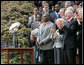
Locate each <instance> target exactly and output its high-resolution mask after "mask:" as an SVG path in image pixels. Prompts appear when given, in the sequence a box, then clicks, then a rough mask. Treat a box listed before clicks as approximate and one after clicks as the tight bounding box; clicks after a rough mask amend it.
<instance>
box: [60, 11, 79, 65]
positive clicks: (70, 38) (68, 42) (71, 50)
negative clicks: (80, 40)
mask: <svg viewBox="0 0 84 65" xmlns="http://www.w3.org/2000/svg"><path fill="white" fill-rule="evenodd" d="M65 17H66V18H67V22H64V26H63V28H62V29H60V31H59V33H60V34H63V50H64V55H65V58H64V59H65V63H66V64H76V47H77V36H76V32H77V25H78V22H77V20H75V19H74V18H73V12H72V11H71V10H66V11H65Z"/></svg>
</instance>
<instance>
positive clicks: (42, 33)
mask: <svg viewBox="0 0 84 65" xmlns="http://www.w3.org/2000/svg"><path fill="white" fill-rule="evenodd" d="M43 24H44V23H43ZM43 24H41V25H40V28H39V36H38V38H37V42H42V43H43V45H42V46H40V49H41V50H50V49H53V41H52V40H51V38H50V36H51V34H50V29H51V27H55V25H54V24H53V23H52V22H49V23H48V24H47V25H46V26H45V27H44V28H43ZM42 28H43V29H42ZM38 47H39V46H38Z"/></svg>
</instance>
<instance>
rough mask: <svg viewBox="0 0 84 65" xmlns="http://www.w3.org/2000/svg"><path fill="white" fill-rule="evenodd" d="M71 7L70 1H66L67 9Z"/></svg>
mask: <svg viewBox="0 0 84 65" xmlns="http://www.w3.org/2000/svg"><path fill="white" fill-rule="evenodd" d="M69 6H71V2H70V1H66V2H65V9H66V8H68V7H69Z"/></svg>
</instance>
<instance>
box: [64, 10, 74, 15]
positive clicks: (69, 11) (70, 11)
mask: <svg viewBox="0 0 84 65" xmlns="http://www.w3.org/2000/svg"><path fill="white" fill-rule="evenodd" d="M65 13H71V14H73V11H72V10H66V11H65Z"/></svg>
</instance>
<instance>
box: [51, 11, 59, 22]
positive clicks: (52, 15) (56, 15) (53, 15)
mask: <svg viewBox="0 0 84 65" xmlns="http://www.w3.org/2000/svg"><path fill="white" fill-rule="evenodd" d="M50 16H51V19H50V21H51V22H53V23H54V22H55V21H54V20H55V19H58V18H60V15H59V14H58V13H57V14H56V13H55V12H52V13H51V14H50Z"/></svg>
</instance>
